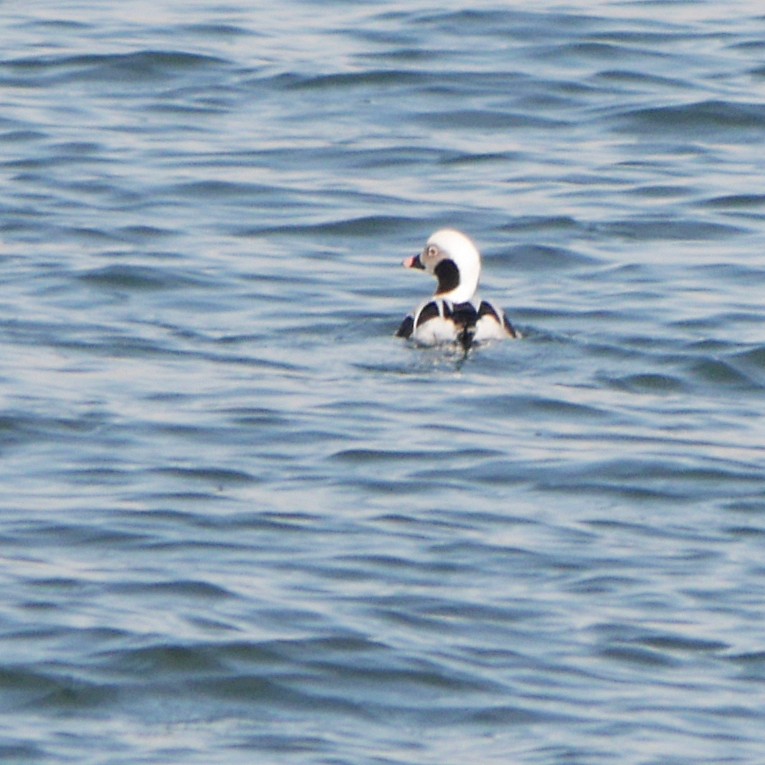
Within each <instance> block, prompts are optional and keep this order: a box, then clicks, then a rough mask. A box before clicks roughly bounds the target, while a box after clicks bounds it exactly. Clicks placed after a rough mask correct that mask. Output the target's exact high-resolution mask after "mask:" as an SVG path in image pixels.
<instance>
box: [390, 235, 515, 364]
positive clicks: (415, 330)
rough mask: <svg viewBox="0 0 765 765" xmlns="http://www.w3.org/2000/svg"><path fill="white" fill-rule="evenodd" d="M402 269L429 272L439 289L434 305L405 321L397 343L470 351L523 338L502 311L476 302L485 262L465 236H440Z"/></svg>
mask: <svg viewBox="0 0 765 765" xmlns="http://www.w3.org/2000/svg"><path fill="white" fill-rule="evenodd" d="M403 265H404V267H405V268H417V269H421V270H423V271H427V272H428V273H429V274H432V275H433V276H435V277H436V279H438V286H437V287H436V292H435V294H434V295H433V297H432V298H431V299H430V300H426V301H425V302H424V303H422V304H421V305H420V306H419V307H418V308H417V310H416V311H415V312H414V313H411V314H409V315H408V316H406V317H405V318H404V320H403V321H402V322H401V326H400V327H399V328H398V331H397V332H396V337H404V338H412V340H414V341H415V342H416V343H418V344H419V345H439V344H441V343H459V344H460V345H461V346H462V348H463V349H464V350H465V351H467V350H469V349H470V347H471V346H472V345H474V344H475V343H482V342H485V341H486V340H499V339H501V338H504V337H520V334H519V333H518V332H517V331H516V330H515V329H514V327H513V325H512V324H511V323H510V322H509V321H508V320H507V316H505V312H504V311H503V310H501V309H500V308H497V307H495V306H494V305H492V304H491V303H490V302H488V301H487V300H480V299H479V298H477V297H476V294H475V293H476V290H477V289H478V279H479V277H480V275H481V256H480V254H479V252H478V249H477V248H476V246H475V245H474V244H473V242H472V241H471V240H470V239H469V238H468V237H467V236H465V234H463V233H461V232H460V231H456V230H455V229H451V228H444V229H441V230H440V231H436V233H435V234H433V235H432V236H431V237H430V239H428V241H427V244H426V245H425V248H424V249H423V251H422V252H421V253H420V254H419V255H415V256H414V257H411V258H407V259H406V260H404V262H403Z"/></svg>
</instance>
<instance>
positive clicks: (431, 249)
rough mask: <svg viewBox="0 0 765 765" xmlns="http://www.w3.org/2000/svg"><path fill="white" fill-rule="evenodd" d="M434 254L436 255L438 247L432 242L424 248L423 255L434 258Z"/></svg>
mask: <svg viewBox="0 0 765 765" xmlns="http://www.w3.org/2000/svg"><path fill="white" fill-rule="evenodd" d="M436 255H438V247H436V246H435V245H434V244H431V245H428V248H427V249H426V250H425V256H426V257H428V258H435V257H436Z"/></svg>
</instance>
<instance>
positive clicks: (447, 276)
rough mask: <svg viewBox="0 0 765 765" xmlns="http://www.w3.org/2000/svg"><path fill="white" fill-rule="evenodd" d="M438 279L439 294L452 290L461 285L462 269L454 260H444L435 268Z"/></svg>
mask: <svg viewBox="0 0 765 765" xmlns="http://www.w3.org/2000/svg"><path fill="white" fill-rule="evenodd" d="M433 273H434V274H435V277H436V279H438V289H437V290H436V294H437V295H442V294H443V293H445V292H451V291H452V290H453V289H456V288H457V287H459V283H460V271H459V269H458V268H457V264H456V263H455V262H454V261H453V260H448V259H447V260H442V261H441V262H440V263H439V264H438V265H437V266H436V267H435V268H434V269H433Z"/></svg>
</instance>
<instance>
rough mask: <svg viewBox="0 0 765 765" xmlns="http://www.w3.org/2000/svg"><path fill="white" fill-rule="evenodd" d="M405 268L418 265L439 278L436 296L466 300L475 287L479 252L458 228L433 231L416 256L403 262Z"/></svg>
mask: <svg viewBox="0 0 765 765" xmlns="http://www.w3.org/2000/svg"><path fill="white" fill-rule="evenodd" d="M404 266H405V267H406V268H420V269H422V270H424V271H427V272H428V273H429V274H432V275H433V276H435V277H436V279H438V287H436V293H435V297H437V298H442V299H444V300H449V301H451V302H452V303H467V302H468V301H469V300H471V299H472V297H473V295H475V291H476V290H477V289H478V278H479V277H480V275H481V255H480V254H479V252H478V248H477V247H476V246H475V245H474V244H473V242H472V241H471V240H470V239H469V238H468V237H466V236H465V234H463V233H462V232H460V231H456V230H455V229H453V228H442V229H440V230H439V231H436V233H435V234H433V235H432V236H431V237H430V239H428V241H427V244H426V245H425V247H424V248H423V250H422V252H421V253H420V254H419V255H415V256H414V257H411V258H407V259H406V260H405V261H404Z"/></svg>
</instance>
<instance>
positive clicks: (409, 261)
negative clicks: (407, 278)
mask: <svg viewBox="0 0 765 765" xmlns="http://www.w3.org/2000/svg"><path fill="white" fill-rule="evenodd" d="M403 266H404V268H419V269H420V270H422V271H424V270H425V266H423V265H422V260H420V256H419V255H413V256H412V257H411V258H405V259H404V261H403Z"/></svg>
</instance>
